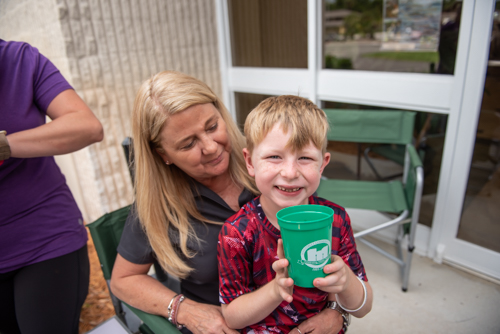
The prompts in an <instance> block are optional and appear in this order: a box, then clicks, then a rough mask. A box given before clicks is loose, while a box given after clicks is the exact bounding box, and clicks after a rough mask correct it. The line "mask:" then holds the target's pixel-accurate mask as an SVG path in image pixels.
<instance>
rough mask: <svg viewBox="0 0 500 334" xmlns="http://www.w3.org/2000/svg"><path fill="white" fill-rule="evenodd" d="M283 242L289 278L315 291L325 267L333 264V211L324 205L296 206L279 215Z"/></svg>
mask: <svg viewBox="0 0 500 334" xmlns="http://www.w3.org/2000/svg"><path fill="white" fill-rule="evenodd" d="M276 218H277V219H278V225H279V226H280V230H281V238H282V239H283V248H284V251H285V257H286V259H287V260H288V262H289V265H288V275H289V276H290V277H291V278H293V281H294V283H295V285H298V286H301V287H304V288H313V287H314V285H313V281H314V279H315V278H317V277H325V276H326V274H325V273H324V272H323V267H324V266H325V265H327V264H328V263H330V262H331V253H332V223H333V209H332V208H329V207H327V206H323V205H314V204H309V205H297V206H291V207H288V208H284V209H282V210H280V211H278V213H277V214H276Z"/></svg>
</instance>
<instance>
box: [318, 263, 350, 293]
mask: <svg viewBox="0 0 500 334" xmlns="http://www.w3.org/2000/svg"><path fill="white" fill-rule="evenodd" d="M323 271H324V272H325V274H327V276H326V277H325V278H316V279H315V280H314V281H313V285H314V286H315V287H317V288H318V289H320V290H322V291H325V292H328V293H341V292H342V291H344V290H345V289H347V286H348V285H349V280H350V276H351V275H349V274H350V271H351V270H350V269H349V268H348V267H347V266H346V264H345V262H344V261H343V260H342V258H341V257H340V256H337V255H332V263H330V264H327V265H326V266H325V267H324V268H323Z"/></svg>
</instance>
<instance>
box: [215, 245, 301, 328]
mask: <svg viewBox="0 0 500 334" xmlns="http://www.w3.org/2000/svg"><path fill="white" fill-rule="evenodd" d="M278 258H279V260H277V261H275V262H274V263H273V270H274V271H275V272H276V277H275V278H274V279H273V280H272V281H270V282H268V283H267V284H266V285H264V286H262V287H260V288H259V289H257V290H255V291H252V292H250V293H246V294H244V295H241V296H239V297H238V298H236V299H234V300H233V301H232V302H230V303H229V304H222V314H223V315H224V318H225V319H226V322H227V324H228V326H229V327H231V328H238V329H239V328H244V327H246V326H249V325H253V324H255V323H257V322H259V321H261V320H262V319H264V318H265V317H267V316H268V315H269V314H271V313H272V312H273V311H274V310H275V309H276V308H277V307H278V306H279V305H280V304H281V302H282V301H283V300H285V301H286V302H288V303H291V302H292V300H293V297H292V294H293V279H291V278H289V277H288V273H287V269H286V268H287V266H288V260H287V259H285V256H284V254H283V241H282V240H281V239H279V240H278Z"/></svg>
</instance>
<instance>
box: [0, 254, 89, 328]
mask: <svg viewBox="0 0 500 334" xmlns="http://www.w3.org/2000/svg"><path fill="white" fill-rule="evenodd" d="M89 274H90V266H89V257H88V253H87V246H86V245H85V246H84V247H82V248H80V249H79V250H77V251H74V252H72V253H69V254H66V255H63V256H60V257H56V258H54V259H50V260H46V261H42V262H39V263H35V264H32V265H29V266H26V267H23V268H20V269H17V270H14V271H11V272H8V273H3V274H0V333H1V334H11V333H23V334H35V333H37V334H45V333H51V334H55V333H61V334H63V333H64V334H68V333H74V334H78V323H79V319H80V310H81V308H82V305H83V302H84V301H85V298H86V296H87V293H88V289H89Z"/></svg>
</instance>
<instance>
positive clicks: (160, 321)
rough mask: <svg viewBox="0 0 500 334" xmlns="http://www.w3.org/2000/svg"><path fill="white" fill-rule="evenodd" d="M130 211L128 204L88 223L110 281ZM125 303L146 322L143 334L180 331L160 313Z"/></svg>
mask: <svg viewBox="0 0 500 334" xmlns="http://www.w3.org/2000/svg"><path fill="white" fill-rule="evenodd" d="M129 211H130V206H126V207H123V208H121V209H118V210H116V211H113V212H110V213H107V214H105V215H103V216H102V217H100V218H99V219H97V220H96V221H94V222H93V223H90V224H88V225H87V227H88V228H89V230H90V234H91V236H92V240H93V241H94V246H95V249H96V252H97V256H98V257H99V261H100V262H101V269H102V272H103V275H104V278H105V279H106V281H108V282H109V280H110V279H111V272H112V271H113V265H114V263H115V259H116V255H117V251H116V249H117V247H118V243H119V242H120V238H121V235H122V233H123V228H124V226H125V221H126V219H127V216H128V213H129ZM108 286H109V285H108ZM110 295H111V296H112V299H116V297H115V296H114V295H113V294H112V293H111V291H110ZM124 304H125V303H124ZM125 305H126V306H127V308H129V309H130V310H131V311H132V312H133V313H134V314H135V315H136V316H137V317H139V319H141V320H142V321H143V322H144V324H143V325H141V327H140V331H141V332H142V333H143V334H150V333H156V334H160V333H161V334H163V333H165V334H178V333H180V332H179V331H178V330H177V328H176V327H175V326H174V325H172V324H171V323H170V322H169V321H168V320H167V319H165V318H163V317H160V316H158V315H154V314H149V313H145V312H143V311H141V310H139V309H136V308H134V307H132V306H130V305H127V304H125ZM115 308H116V306H115ZM118 313H119V312H117V314H118ZM122 320H123V319H122Z"/></svg>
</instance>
